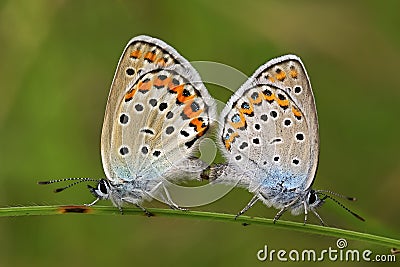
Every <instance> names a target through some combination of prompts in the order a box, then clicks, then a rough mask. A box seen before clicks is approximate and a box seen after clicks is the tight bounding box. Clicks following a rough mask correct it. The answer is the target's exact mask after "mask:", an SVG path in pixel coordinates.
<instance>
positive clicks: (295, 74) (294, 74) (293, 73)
mask: <svg viewBox="0 0 400 267" xmlns="http://www.w3.org/2000/svg"><path fill="white" fill-rule="evenodd" d="M297 75H299V73H298V72H297V70H296V69H295V68H294V67H292V68H290V77H292V78H293V79H296V78H297Z"/></svg>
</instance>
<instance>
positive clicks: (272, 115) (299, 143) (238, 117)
mask: <svg viewBox="0 0 400 267" xmlns="http://www.w3.org/2000/svg"><path fill="white" fill-rule="evenodd" d="M220 121H221V122H222V123H221V127H220V131H219V139H220V140H221V146H222V151H223V152H224V154H225V156H226V158H228V159H230V162H229V164H230V166H231V167H232V168H233V169H235V172H237V173H241V174H243V177H244V179H247V186H249V189H250V191H253V190H256V189H257V187H258V186H260V185H264V186H271V187H274V186H276V185H278V184H281V185H284V186H285V187H286V188H289V189H291V188H298V187H301V188H304V189H306V188H309V187H310V186H311V184H312V182H313V180H314V176H315V172H316V169H317V165H318V153H319V138H318V121H317V113H316V109H315V102H314V96H313V93H312V89H311V85H310V81H309V79H308V76H307V73H306V70H305V68H304V65H303V63H302V62H301V60H300V58H298V57H297V56H294V55H286V56H282V57H279V58H276V59H273V60H271V61H268V62H267V63H266V64H264V65H262V66H261V67H260V68H259V69H257V71H256V72H255V73H254V74H253V75H252V76H251V77H250V79H249V80H248V81H247V82H246V83H245V84H243V86H242V87H241V88H240V89H239V90H238V91H237V92H236V93H235V94H234V95H233V96H232V97H231V99H230V100H229V101H228V103H227V105H226V107H225V108H224V110H223V111H222V114H221V118H220Z"/></svg>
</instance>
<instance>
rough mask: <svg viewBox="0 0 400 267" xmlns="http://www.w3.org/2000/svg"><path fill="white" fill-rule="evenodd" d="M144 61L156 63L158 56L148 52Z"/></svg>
mask: <svg viewBox="0 0 400 267" xmlns="http://www.w3.org/2000/svg"><path fill="white" fill-rule="evenodd" d="M144 59H147V60H149V61H150V62H154V60H155V59H156V54H153V53H152V52H147V53H146V55H145V56H144Z"/></svg>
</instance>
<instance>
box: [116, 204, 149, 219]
mask: <svg viewBox="0 0 400 267" xmlns="http://www.w3.org/2000/svg"><path fill="white" fill-rule="evenodd" d="M135 206H136V207H138V208H139V209H141V210H142V211H143V212H144V213H145V214H146V215H147V217H151V216H154V214H153V213H151V212H150V211H148V210H147V209H145V208H144V207H142V206H140V205H139V204H135ZM121 212H122V208H121Z"/></svg>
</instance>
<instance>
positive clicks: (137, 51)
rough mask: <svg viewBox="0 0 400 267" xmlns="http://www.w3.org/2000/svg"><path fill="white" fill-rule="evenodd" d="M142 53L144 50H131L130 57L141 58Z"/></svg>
mask: <svg viewBox="0 0 400 267" xmlns="http://www.w3.org/2000/svg"><path fill="white" fill-rule="evenodd" d="M141 55H142V51H140V50H134V51H132V52H131V54H130V57H132V58H139V57H140V56H141Z"/></svg>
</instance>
